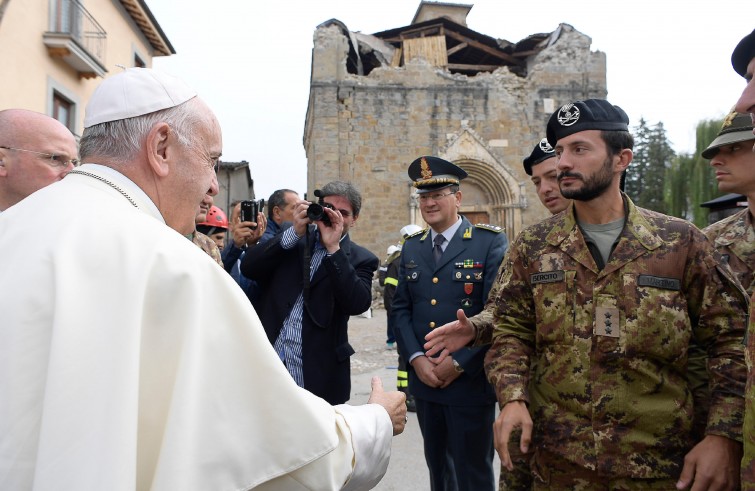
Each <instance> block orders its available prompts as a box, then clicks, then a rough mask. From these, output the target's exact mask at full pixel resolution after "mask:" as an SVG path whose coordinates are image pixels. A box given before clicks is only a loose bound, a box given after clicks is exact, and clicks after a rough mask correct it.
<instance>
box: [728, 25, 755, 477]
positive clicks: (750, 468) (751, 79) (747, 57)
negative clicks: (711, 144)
mask: <svg viewBox="0 0 755 491" xmlns="http://www.w3.org/2000/svg"><path fill="white" fill-rule="evenodd" d="M731 64H732V66H733V67H734V71H736V72H737V73H738V74H739V75H741V76H743V77H744V78H745V80H746V81H747V85H746V87H745V89H744V91H743V92H742V95H741V97H740V98H739V101H738V102H737V105H736V106H735V110H736V111H737V112H740V113H750V117H751V118H752V120H753V121H754V122H755V30H753V31H752V32H751V33H750V34H748V35H747V36H745V37H744V38H742V40H741V41H740V42H739V44H737V47H736V48H734V52H733V53H732V54H731ZM753 151H755V148H754V149H753ZM751 172H752V171H751ZM748 201H749V204H750V210H752V201H751V200H748ZM750 218H752V214H751V215H750ZM750 227H751V228H750V233H752V220H751V221H750ZM746 339H747V343H746V344H747V346H746V360H747V387H746V389H745V400H746V410H745V422H744V428H743V433H744V457H743V459H742V489H745V490H755V370H754V369H753V361H755V294H753V296H752V298H751V309H750V328H749V331H748V335H747V338H746Z"/></svg>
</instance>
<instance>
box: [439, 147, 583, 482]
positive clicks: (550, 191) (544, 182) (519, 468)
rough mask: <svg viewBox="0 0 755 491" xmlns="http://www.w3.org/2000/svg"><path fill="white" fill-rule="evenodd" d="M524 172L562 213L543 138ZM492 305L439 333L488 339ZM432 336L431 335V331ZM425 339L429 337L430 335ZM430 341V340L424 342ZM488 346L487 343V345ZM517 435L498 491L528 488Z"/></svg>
mask: <svg viewBox="0 0 755 491" xmlns="http://www.w3.org/2000/svg"><path fill="white" fill-rule="evenodd" d="M522 165H523V166H524V171H525V172H526V173H527V175H528V176H531V179H532V184H534V185H535V189H536V191H537V197H538V199H540V202H541V203H542V204H543V206H545V207H546V208H547V209H548V211H550V212H551V213H552V214H554V215H555V214H556V213H560V212H562V211H564V210H565V209H566V208H567V207H568V206H569V203H570V200H567V199H566V198H564V197H563V196H561V191H560V190H559V189H558V181H557V180H556V173H557V169H556V152H554V151H553V147H551V146H550V144H549V143H548V139H547V138H543V139H542V140H540V142H538V144H537V145H535V147H534V148H533V149H532V152H531V153H530V155H529V156H528V157H527V158H525V159H524V160H523V161H522ZM503 264H504V263H501V268H500V269H499V271H498V277H500V275H501V273H502V272H503ZM501 284H502V283H501V282H500V281H498V280H496V282H495V283H493V286H492V287H491V289H490V294H489V297H490V298H494V297H495V296H496V295H497V294H498V290H499V289H500V288H501ZM492 307H493V305H492V304H490V303H488V304H487V305H486V308H485V309H484V310H483V311H482V312H480V313H479V314H477V315H475V316H473V317H470V318H469V319H467V317H466V316H465V315H464V311H463V310H460V311H459V312H458V313H457V316H458V319H457V320H456V321H454V322H450V323H448V324H445V325H443V326H442V327H441V328H439V329H440V330H442V329H443V328H446V326H449V328H450V329H452V328H453V326H451V324H460V323H467V322H468V323H469V325H468V327H469V329H470V332H471V329H472V326H473V325H474V328H475V329H476V330H477V331H478V332H480V331H485V332H486V333H487V334H486V338H487V339H490V338H491V337H492V333H493V310H494V309H493V308H492ZM432 332H435V331H432ZM432 332H431V333H432ZM429 336H432V334H430V335H429ZM428 339H430V338H428ZM487 344H489V342H488V343H487ZM520 436H521V433H520V431H519V430H517V431H515V432H514V433H512V435H511V439H510V441H509V454H510V455H511V461H512V463H513V464H514V469H513V470H512V471H511V472H506V470H504V469H503V468H501V472H500V476H499V480H498V489H499V491H509V490H511V491H524V490H528V489H530V488H531V487H532V473H531V472H530V468H529V458H530V456H531V453H526V454H525V453H522V452H521V451H520V450H519V438H520Z"/></svg>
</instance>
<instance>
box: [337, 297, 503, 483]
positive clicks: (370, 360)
mask: <svg viewBox="0 0 755 491" xmlns="http://www.w3.org/2000/svg"><path fill="white" fill-rule="evenodd" d="M349 340H350V341H351V344H352V346H353V347H354V349H355V350H356V353H355V354H354V355H353V356H352V357H351V400H350V401H349V403H350V404H363V403H365V402H367V399H368V398H369V396H370V380H371V379H372V376H373V375H379V376H380V378H381V379H382V381H383V386H384V387H385V388H386V390H395V388H396V366H397V356H398V355H397V354H396V351H395V350H387V349H385V310H383V309H379V310H373V311H372V317H371V318H365V317H352V318H351V320H350V321H349ZM408 414H409V423H408V424H407V426H406V430H404V433H402V434H401V435H399V436H397V437H394V438H393V448H392V451H391V462H390V464H389V465H388V472H386V474H385V477H383V480H382V481H380V484H378V485H377V487H375V489H376V490H380V491H394V490H395V491H405V490H425V489H430V481H429V477H428V474H427V466H426V465H425V457H424V452H423V450H422V435H421V434H420V431H419V425H418V424H417V416H416V414H414V413H408ZM493 466H494V469H496V479H497V476H498V469H499V467H500V461H499V460H498V456H497V455H496V458H495V461H494V463H493Z"/></svg>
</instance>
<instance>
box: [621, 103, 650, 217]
mask: <svg viewBox="0 0 755 491" xmlns="http://www.w3.org/2000/svg"><path fill="white" fill-rule="evenodd" d="M632 135H633V136H634V157H633V158H632V163H631V164H630V166H629V168H628V169H627V174H626V179H625V181H624V192H625V193H627V195H628V196H629V197H630V198H632V201H634V202H635V204H637V205H638V206H642V205H641V204H640V200H641V199H642V192H643V190H644V184H645V182H644V180H643V177H644V176H645V173H646V172H647V168H648V163H649V162H648V160H649V158H648V141H649V140H650V128H648V125H647V121H645V119H644V118H640V122H639V124H638V125H637V126H635V127H634V128H632Z"/></svg>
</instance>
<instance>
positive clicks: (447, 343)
mask: <svg viewBox="0 0 755 491" xmlns="http://www.w3.org/2000/svg"><path fill="white" fill-rule="evenodd" d="M456 319H457V320H455V321H453V322H449V323H448V324H443V325H442V326H440V327H436V328H435V329H433V330H432V331H430V333H429V334H427V336H425V340H427V342H426V343H425V349H426V350H427V356H428V357H431V356H434V355H435V354H436V353H440V356H438V357H437V358H431V360H433V362H435V363H436V364H437V363H441V362H442V361H443V360H445V358H446V357H447V356H448V355H450V354H451V353H453V352H455V351H459V350H460V349H461V348H463V347H464V346H466V345H468V344H469V343H470V342H472V340H473V339H474V336H475V331H474V326H473V325H472V323H471V322H470V321H469V319H467V316H466V314H464V310H463V309H459V310H457V311H456Z"/></svg>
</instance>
